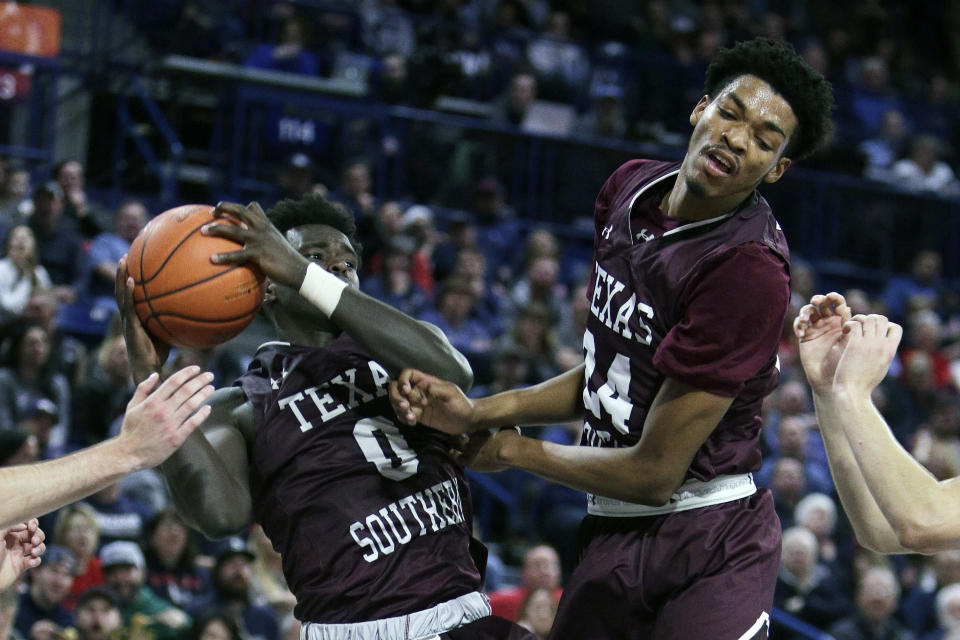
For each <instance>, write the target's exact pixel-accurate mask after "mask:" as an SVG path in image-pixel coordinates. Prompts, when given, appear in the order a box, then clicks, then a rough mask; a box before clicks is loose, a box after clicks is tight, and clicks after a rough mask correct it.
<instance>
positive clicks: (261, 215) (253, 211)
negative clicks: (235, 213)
mask: <svg viewBox="0 0 960 640" xmlns="http://www.w3.org/2000/svg"><path fill="white" fill-rule="evenodd" d="M247 213H249V214H250V217H251V218H252V219H253V220H256V221H263V220H266V219H267V214H266V213H265V212H264V210H263V207H261V206H260V203H259V202H257V201H256V200H254V201H253V202H251V203H250V204H248V205H247Z"/></svg>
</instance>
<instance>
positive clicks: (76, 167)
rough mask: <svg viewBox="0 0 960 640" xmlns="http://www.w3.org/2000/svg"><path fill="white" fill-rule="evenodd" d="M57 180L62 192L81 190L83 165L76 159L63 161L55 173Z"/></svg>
mask: <svg viewBox="0 0 960 640" xmlns="http://www.w3.org/2000/svg"><path fill="white" fill-rule="evenodd" d="M57 182H59V183H60V188H61V189H63V192H64V193H70V192H73V191H82V190H83V165H82V164H80V163H79V162H77V161H76V160H71V161H70V162H66V163H64V165H63V166H62V167H60V171H59V173H57Z"/></svg>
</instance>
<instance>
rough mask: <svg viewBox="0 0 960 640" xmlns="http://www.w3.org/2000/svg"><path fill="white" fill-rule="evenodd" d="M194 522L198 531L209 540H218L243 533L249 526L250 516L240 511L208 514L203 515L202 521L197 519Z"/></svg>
mask: <svg viewBox="0 0 960 640" xmlns="http://www.w3.org/2000/svg"><path fill="white" fill-rule="evenodd" d="M238 511H240V510H238ZM195 524H196V528H197V530H198V531H199V532H200V533H202V534H203V535H205V536H206V537H208V538H210V539H211V540H219V539H221V538H227V537H229V536H234V535H237V534H240V533H243V532H244V531H245V530H246V528H247V527H248V526H250V517H249V514H248V515H246V516H243V515H242V514H241V513H237V514H223V513H221V514H214V515H208V516H206V517H204V518H203V520H202V521H197V522H196V523H195Z"/></svg>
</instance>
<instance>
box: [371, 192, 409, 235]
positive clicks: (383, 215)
mask: <svg viewBox="0 0 960 640" xmlns="http://www.w3.org/2000/svg"><path fill="white" fill-rule="evenodd" d="M377 220H378V222H379V225H380V229H379V231H380V233H381V235H383V237H384V238H385V239H389V238H391V237H392V236H394V235H396V234H398V233H400V230H401V229H402V227H403V210H402V209H401V208H400V205H399V204H397V203H396V202H392V201H391V202H384V203H383V204H382V205H380V209H379V210H378V211H377Z"/></svg>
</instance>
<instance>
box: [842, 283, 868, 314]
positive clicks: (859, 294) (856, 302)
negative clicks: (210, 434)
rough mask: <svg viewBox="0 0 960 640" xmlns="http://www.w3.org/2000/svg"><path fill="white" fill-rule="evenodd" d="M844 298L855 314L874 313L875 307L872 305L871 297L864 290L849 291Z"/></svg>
mask: <svg viewBox="0 0 960 640" xmlns="http://www.w3.org/2000/svg"><path fill="white" fill-rule="evenodd" d="M843 297H844V298H846V300H847V306H848V307H850V309H851V310H852V311H853V313H855V314H856V313H872V311H873V305H872V304H871V303H870V297H869V296H868V295H867V292H866V291H864V290H863V289H848V290H847V291H846V292H845V293H844V294H843Z"/></svg>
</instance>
